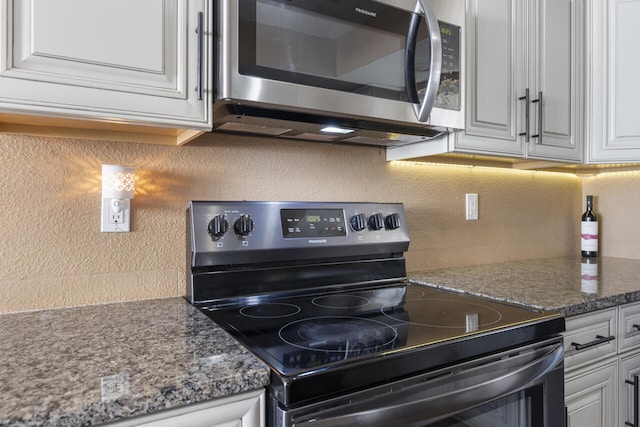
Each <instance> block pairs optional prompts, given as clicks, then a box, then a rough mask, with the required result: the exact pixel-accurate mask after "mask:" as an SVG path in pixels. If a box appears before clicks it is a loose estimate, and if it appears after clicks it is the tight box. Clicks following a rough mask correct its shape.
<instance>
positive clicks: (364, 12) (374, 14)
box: [356, 7, 378, 18]
mask: <svg viewBox="0 0 640 427" xmlns="http://www.w3.org/2000/svg"><path fill="white" fill-rule="evenodd" d="M356 12H358V13H361V14H363V15H368V16H373V17H374V18H375V17H376V16H378V15H377V13H375V12H372V11H370V10H366V9H362V8H359V7H356Z"/></svg>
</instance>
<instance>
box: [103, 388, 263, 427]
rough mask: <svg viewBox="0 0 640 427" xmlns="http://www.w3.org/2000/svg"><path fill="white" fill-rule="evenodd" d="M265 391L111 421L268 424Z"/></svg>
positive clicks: (233, 426) (187, 426)
mask: <svg viewBox="0 0 640 427" xmlns="http://www.w3.org/2000/svg"><path fill="white" fill-rule="evenodd" d="M265 419H266V415H265V394H264V390H262V389H260V390H254V391H250V392H246V393H241V394H235V395H232V396H228V397H224V398H221V399H215V400H210V401H208V402H202V403H197V404H194V405H189V406H184V407H181V408H176V409H169V410H166V411H161V412H158V413H155V414H151V415H143V416H141V417H136V418H131V419H127V420H123V421H118V422H115V423H112V424H109V425H110V426H113V427H130V426H144V427H174V426H180V427H264V426H265Z"/></svg>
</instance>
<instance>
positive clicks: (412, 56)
mask: <svg viewBox="0 0 640 427" xmlns="http://www.w3.org/2000/svg"><path fill="white" fill-rule="evenodd" d="M423 14H424V21H425V23H426V24H427V31H428V33H429V46H430V48H431V54H430V55H429V57H430V58H429V77H428V78H427V87H426V89H425V95H424V98H423V100H422V103H420V97H419V96H418V89H417V84H416V66H415V62H416V51H417V48H418V47H417V46H418V29H419V28H420V21H421V19H422V17H423ZM441 69H442V40H441V38H440V25H439V24H438V20H437V19H436V15H435V12H434V11H433V8H432V7H431V3H430V1H429V0H419V1H418V3H417V5H416V11H415V12H414V13H413V14H412V15H411V21H410V23H409V31H408V33H407V47H406V49H405V85H406V88H407V96H408V98H409V102H411V103H412V104H413V109H414V111H415V113H416V117H417V118H418V121H420V122H426V121H427V120H428V119H429V114H430V113H431V109H432V108H433V104H434V103H435V100H436V95H437V94H438V85H439V83H440V71H441Z"/></svg>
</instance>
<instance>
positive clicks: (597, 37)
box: [585, 0, 640, 163]
mask: <svg viewBox="0 0 640 427" xmlns="http://www.w3.org/2000/svg"><path fill="white" fill-rule="evenodd" d="M587 5H588V7H587V22H588V28H589V30H588V32H587V38H586V40H587V42H586V49H585V52H586V63H587V64H588V68H587V84H586V88H587V105H588V106H589V109H588V114H587V123H588V125H587V138H586V139H587V142H588V147H589V148H588V158H587V159H586V160H587V162H588V163H611V162H613V163H617V162H638V161H640V80H639V78H638V76H640V55H638V46H640V24H639V23H640V0H589V1H588V2H587Z"/></svg>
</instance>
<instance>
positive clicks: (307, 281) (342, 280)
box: [186, 202, 564, 426]
mask: <svg viewBox="0 0 640 427" xmlns="http://www.w3.org/2000/svg"><path fill="white" fill-rule="evenodd" d="M408 246H409V236H408V229H407V220H406V217H405V213H404V207H403V206H402V205H401V204H388V203H334V202H191V203H189V205H188V208H187V292H186V293H187V296H186V298H187V299H188V300H189V301H190V302H191V303H192V304H194V305H195V306H197V307H199V308H200V309H201V310H202V311H203V312H204V313H205V314H206V315H207V316H209V317H210V318H211V319H212V320H214V321H215V322H216V323H217V324H218V325H219V326H221V327H222V328H224V329H225V330H226V331H228V332H229V333H230V334H232V335H233V336H234V337H235V338H237V339H238V340H239V341H240V342H241V343H242V344H244V345H245V346H246V347H247V348H248V349H250V350H251V351H253V352H254V353H255V354H256V355H257V356H258V357H259V358H261V359H262V360H263V361H264V362H265V363H266V364H267V365H269V366H270V368H271V370H272V381H271V384H270V385H269V386H268V395H269V402H270V404H269V412H270V416H269V423H270V425H283V426H286V425H294V424H295V425H302V424H304V422H308V423H311V422H313V423H314V425H327V426H329V425H333V424H331V422H330V421H326V420H325V421H324V423H325V424H323V423H320V422H319V419H318V418H319V415H318V414H323V413H327V414H329V415H330V414H332V413H334V412H335V411H336V410H337V409H335V408H343V407H344V405H345V402H350V403H348V404H347V406H349V405H354V408H353V410H351V411H347V412H348V417H351V418H344V416H345V414H342V413H341V414H342V416H341V417H339V418H337V419H338V420H339V421H335V419H336V418H335V417H334V416H329V417H328V418H327V419H332V420H334V421H333V422H337V423H338V424H335V425H341V423H344V422H347V420H348V422H350V423H351V422H354V423H355V424H353V425H358V422H360V424H361V425H373V424H371V422H372V421H371V420H369V419H368V420H366V421H365V418H362V417H363V415H362V413H363V411H362V408H361V406H362V405H364V403H362V402H370V401H372V399H374V397H372V396H376V395H379V394H380V393H382V394H387V396H391V395H392V394H391V393H393V392H394V390H395V392H396V393H398V390H399V389H406V388H409V389H412V388H413V387H417V384H419V383H425V382H426V383H430V384H431V382H433V381H442V378H447V377H452V376H454V375H453V372H454V371H455V372H462V371H464V372H476V371H478V366H493V365H491V364H492V363H498V361H500V360H502V359H505V354H509V357H508V358H513V360H514V361H515V360H519V358H520V359H523V360H524V359H526V358H527V357H532V356H531V355H533V354H536V355H538V356H539V357H538V356H536V357H538V358H537V359H535V361H529V362H528V364H524V363H523V364H524V365H527V366H528V365H531V364H534V362H535V363H537V364H538V365H536V366H542V365H544V366H545V369H546V370H542V371H540V372H538V371H536V372H538V374H537V376H536V378H538V377H541V376H542V373H545V374H546V373H547V370H551V369H553V371H554V372H555V375H556V376H557V375H558V373H557V372H558V364H559V366H560V367H561V366H562V347H561V344H560V346H558V342H559V338H558V334H559V333H560V332H562V331H563V330H564V319H563V318H562V317H561V316H559V315H558V314H555V313H549V312H544V311H536V310H528V309H524V308H522V307H519V306H515V305H510V304H506V303H499V302H495V301H488V300H484V299H480V298H476V297H472V296H468V295H463V294H456V293H449V292H444V291H441V290H437V289H433V288H429V287H424V286H418V285H413V284H409V283H407V281H406V268H405V258H404V252H405V251H406V250H408ZM549 340H551V341H553V343H554V344H553V346H552V350H548V348H549V345H550V344H549ZM539 343H544V346H542V344H540V345H539ZM538 347H540V348H542V347H544V349H545V350H544V351H543V350H541V349H538ZM538 353H540V354H538ZM542 356H544V358H543V357H542ZM538 359H539V360H540V361H541V360H543V359H544V361H545V362H544V363H542V362H540V361H538ZM551 362H553V364H551ZM547 365H548V366H547ZM464 366H466V368H465V369H462V367H464ZM495 366H498V365H495ZM454 367H455V369H454ZM496 369H498V368H495V367H494V369H493V370H494V372H497V371H496ZM540 369H542V368H540ZM512 371H513V372H515V371H517V369H515V368H510V370H509V371H508V372H509V375H511V373H512ZM543 371H544V372H543ZM474 375H476V374H474ZM482 375H485V374H482ZM559 375H561V374H559ZM474 378H475V377H474ZM406 381H409V383H406ZM532 381H534V378H533V377H531V376H529V377H527V378H526V380H524V379H521V380H520V382H521V384H520V388H521V389H522V390H525V389H526V388H522V387H525V385H527V384H529V383H532ZM399 382H402V384H404V385H402V386H401V387H400V386H398V384H399ZM483 384H484V383H483ZM449 386H450V385H449ZM510 387H511V388H510V389H509V390H508V391H509V392H514V393H515V392H516V391H517V389H518V387H516V386H515V384H511V385H510ZM492 388H493V387H492ZM477 390H480V389H477ZM372 392H373V395H372V394H371V393H372ZM427 394H429V393H427ZM436 395H437V393H436V394H434V396H436ZM358 396H359V397H358ZM398 396H402V393H401V392H399V394H398ZM494 397H495V398H497V396H494ZM433 398H436V397H433ZM403 399H404V398H403ZM430 399H431V398H430ZM391 400H393V399H391ZM556 400H557V399H556ZM353 402H361V403H359V404H354V403H353ZM474 402H475V401H474ZM480 403H483V402H479V403H478V402H476V403H474V405H479V404H480ZM358 405H360V406H358ZM434 405H435V404H434ZM545 405H546V404H545ZM554 405H555V404H554ZM416 406H417V405H416ZM436 406H440V407H442V406H443V405H440V404H438V405H436ZM467 406H469V405H467ZM472 406H473V405H472ZM556 406H557V405H555V406H553V407H554V408H555V407H556ZM359 407H360V410H358V409H357V408H359ZM466 409H468V408H467V407H462V408H458V409H456V411H457V412H463V410H466ZM340 411H343V409H340ZM554 411H555V409H554ZM364 412H367V411H364ZM369 412H370V411H369ZM427 412H429V413H430V414H431V415H429V416H426V417H423V416H422V415H420V416H418V418H419V421H416V422H418V423H419V425H426V424H425V422H426V420H430V421H434V420H436V419H442V418H444V417H447V416H451V415H452V413H453V412H451V410H448V411H446V413H440V412H442V411H439V410H436V409H435V406H434V408H433V409H432V410H430V411H427ZM354 414H361V415H359V416H360V418H357V416H356V415H354ZM389 414H393V412H389ZM379 415H380V414H378V415H377V416H376V419H379V420H384V419H385V418H384V417H381V416H379ZM354 417H355V418H354ZM394 417H395V416H394ZM414 418H415V417H414ZM418 418H416V420H417V419H418ZM358 419H360V420H361V421H357V420H358ZM401 419H402V418H398V420H401ZM411 419H413V418H411ZM302 420H306V421H304V422H303V421H302ZM379 422H384V424H380V425H396V424H393V423H392V424H389V423H390V422H391V421H386V422H385V421H379ZM398 422H399V423H400V424H397V425H409V424H408V423H409V419H407V420H404V421H398ZM416 425H418V424H416ZM545 425H546V424H545Z"/></svg>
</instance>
